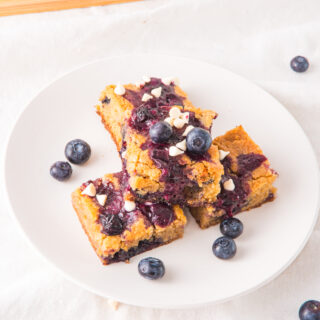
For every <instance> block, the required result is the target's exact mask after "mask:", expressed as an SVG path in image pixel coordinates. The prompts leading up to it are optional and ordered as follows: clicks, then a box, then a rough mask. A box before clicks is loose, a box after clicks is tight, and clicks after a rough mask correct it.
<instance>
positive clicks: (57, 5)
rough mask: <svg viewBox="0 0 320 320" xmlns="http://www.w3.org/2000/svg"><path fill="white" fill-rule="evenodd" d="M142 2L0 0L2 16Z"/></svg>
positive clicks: (118, 0)
mask: <svg viewBox="0 0 320 320" xmlns="http://www.w3.org/2000/svg"><path fill="white" fill-rule="evenodd" d="M133 1H140V0H51V1H49V0H0V16H9V15H14V14H23V13H34V12H44V11H55V10H64V9H72V8H85V7H91V6H102V5H106V4H113V3H122V2H133Z"/></svg>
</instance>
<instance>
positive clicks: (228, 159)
mask: <svg viewBox="0 0 320 320" xmlns="http://www.w3.org/2000/svg"><path fill="white" fill-rule="evenodd" d="M213 144H214V145H215V146H217V147H218V149H219V152H220V160H221V163H222V164H223V167H224V174H223V176H222V178H221V182H220V184H221V192H220V193H219V195H218V196H217V200H216V201H214V202H213V203H211V204H210V205H207V206H203V207H198V208H190V211H191V214H192V216H193V217H194V218H195V219H196V221H197V223H198V224H199V226H200V227H201V228H207V227H209V226H212V225H215V224H217V223H219V222H221V221H222V220H223V219H224V218H225V217H229V216H233V215H235V214H237V213H239V212H241V211H245V210H250V209H252V208H255V207H258V206H260V205H262V204H263V203H265V202H268V201H272V200H273V199H274V197H275V192H276V188H275V187H273V182H274V181H275V179H276V178H277V176H278V174H277V173H276V172H275V171H274V170H273V169H271V168H270V163H269V161H268V159H267V158H266V157H265V156H264V155H263V153H262V150H261V149H260V147H259V146H258V145H257V144H256V143H255V142H254V141H253V140H252V139H251V138H250V137H249V135H248V134H247V133H246V131H245V130H244V129H243V127H242V126H239V127H236V128H235V129H233V130H230V131H228V132H227V133H226V134H224V135H222V136H219V137H217V138H215V139H214V141H213Z"/></svg>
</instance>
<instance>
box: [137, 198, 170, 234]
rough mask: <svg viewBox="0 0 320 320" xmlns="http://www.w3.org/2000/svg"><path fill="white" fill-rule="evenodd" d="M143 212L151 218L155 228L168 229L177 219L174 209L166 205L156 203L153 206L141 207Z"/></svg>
mask: <svg viewBox="0 0 320 320" xmlns="http://www.w3.org/2000/svg"><path fill="white" fill-rule="evenodd" d="M140 207H141V211H142V212H143V213H144V214H145V215H146V216H147V217H148V218H149V220H150V221H151V222H152V223H153V225H155V226H159V227H162V228H165V227H167V226H168V225H169V224H170V223H172V222H173V221H174V220H175V219H176V215H175V213H174V211H173V208H172V207H171V206H170V205H168V204H164V203H155V204H151V205H140Z"/></svg>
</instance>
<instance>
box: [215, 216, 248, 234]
mask: <svg viewBox="0 0 320 320" xmlns="http://www.w3.org/2000/svg"><path fill="white" fill-rule="evenodd" d="M220 231H221V233H222V234H223V235H224V236H227V237H229V238H232V239H234V238H237V237H239V236H240V234H241V233H242V232H243V224H242V222H241V221H240V220H239V219H237V218H228V219H225V220H223V221H222V222H221V223H220Z"/></svg>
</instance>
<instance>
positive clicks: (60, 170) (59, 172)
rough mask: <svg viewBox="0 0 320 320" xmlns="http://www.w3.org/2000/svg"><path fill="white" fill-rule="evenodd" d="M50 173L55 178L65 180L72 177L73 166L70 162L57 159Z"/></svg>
mask: <svg viewBox="0 0 320 320" xmlns="http://www.w3.org/2000/svg"><path fill="white" fill-rule="evenodd" d="M50 174H51V176H52V177H53V178H55V179H57V180H59V181H64V180H67V179H69V178H70V177H71V174H72V168H71V166H70V164H69V162H63V161H57V162H55V163H54V164H53V165H52V166H51V168H50Z"/></svg>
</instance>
